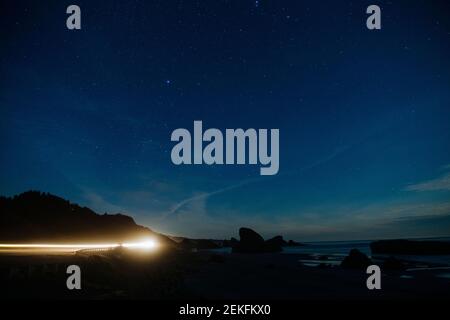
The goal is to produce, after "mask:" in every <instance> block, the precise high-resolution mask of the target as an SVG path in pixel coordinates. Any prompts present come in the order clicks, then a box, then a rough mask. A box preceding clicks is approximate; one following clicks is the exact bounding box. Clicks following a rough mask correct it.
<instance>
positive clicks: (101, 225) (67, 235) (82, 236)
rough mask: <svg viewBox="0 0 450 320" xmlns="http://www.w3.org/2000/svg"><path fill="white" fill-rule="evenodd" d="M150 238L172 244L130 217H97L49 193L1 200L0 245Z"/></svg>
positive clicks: (91, 211)
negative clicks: (4, 243)
mask: <svg viewBox="0 0 450 320" xmlns="http://www.w3.org/2000/svg"><path fill="white" fill-rule="evenodd" d="M149 236H152V237H157V238H158V240H159V241H160V242H164V243H173V241H172V240H171V239H169V238H168V237H166V236H164V235H161V234H158V233H155V232H153V231H152V230H150V229H148V228H146V227H143V226H140V225H137V224H136V223H135V221H134V220H133V218H131V217H129V216H126V215H123V214H103V215H100V214H97V213H96V212H94V211H93V210H91V209H89V208H87V207H81V206H79V205H77V204H74V203H71V202H69V201H67V200H65V199H62V198H60V197H57V196H54V195H51V194H48V193H41V192H38V191H28V192H25V193H22V194H20V195H17V196H14V197H11V198H7V197H0V242H43V241H44V242H45V241H58V242H72V241H76V242H78V243H79V242H83V241H89V242H92V241H96V242H110V241H112V242H122V241H134V240H138V239H141V238H144V237H149Z"/></svg>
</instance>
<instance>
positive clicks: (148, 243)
mask: <svg viewBox="0 0 450 320" xmlns="http://www.w3.org/2000/svg"><path fill="white" fill-rule="evenodd" d="M157 246H158V243H157V242H156V241H155V240H153V239H147V240H144V241H141V242H130V243H123V244H120V243H80V244H51V243H31V244H16V243H0V249H68V250H69V249H72V250H81V249H114V248H117V247H124V248H129V249H143V250H153V249H155V248H156V247H157Z"/></svg>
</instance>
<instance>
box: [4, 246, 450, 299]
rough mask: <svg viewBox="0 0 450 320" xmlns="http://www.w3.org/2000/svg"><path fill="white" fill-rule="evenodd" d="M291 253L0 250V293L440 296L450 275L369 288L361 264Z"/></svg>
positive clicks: (389, 280) (385, 281)
mask: <svg viewBox="0 0 450 320" xmlns="http://www.w3.org/2000/svg"><path fill="white" fill-rule="evenodd" d="M299 259H300V256H299V255H295V254H280V253H273V254H213V253H209V252H197V253H190V252H183V251H178V250H174V251H167V252H159V253H156V254H150V255H145V254H144V255H136V254H129V253H127V252H119V253H117V252H115V253H108V254H104V253H93V254H82V255H80V254H78V255H73V254H72V255H70V254H69V255H32V256H30V255H0V280H1V283H2V290H1V294H0V297H1V298H19V299H20V298H39V299H47V298H58V299H169V300H173V299H176V300H177V299H208V300H217V299H251V300H274V299H283V300H284V299H303V300H304V299H308V300H310V299H312V300H342V299H370V300H372V299H388V300H393V299H394V300H395V299H417V298H419V299H436V298H438V299H448V298H450V279H445V278H437V277H435V274H436V272H435V271H418V272H414V271H413V272H408V276H409V277H411V276H412V277H413V278H402V277H401V276H402V275H403V276H404V273H393V274H383V275H382V290H376V291H369V290H368V289H367V287H366V278H367V275H366V274H365V271H364V270H344V269H342V268H340V267H325V268H320V267H307V266H302V265H301V263H300V262H299ZM70 264H78V265H80V267H81V269H82V290H81V291H69V290H67V288H66V285H65V283H66V278H67V274H66V268H67V266H68V265H70Z"/></svg>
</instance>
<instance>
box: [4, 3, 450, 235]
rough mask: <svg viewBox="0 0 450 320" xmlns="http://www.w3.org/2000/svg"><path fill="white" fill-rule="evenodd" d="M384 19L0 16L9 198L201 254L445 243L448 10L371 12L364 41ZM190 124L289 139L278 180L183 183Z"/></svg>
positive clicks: (210, 178) (350, 11)
mask: <svg viewBox="0 0 450 320" xmlns="http://www.w3.org/2000/svg"><path fill="white" fill-rule="evenodd" d="M374 3H375V2H373V1H298V0H297V1H294V0H293V1H284V0H279V1H267V0H260V1H258V2H257V1H250V0H229V1H222V0H218V1H193V0H192V1H189V0H184V1H182V0H177V1H172V0H164V1H162V0H161V1H155V0H151V1H112V0H108V1H78V0H77V1H56V0H55V1H45V3H44V2H43V1H23V0H18V1H12V0H9V1H2V4H1V6H0V12H2V19H0V20H1V21H0V34H1V49H0V59H1V60H0V68H1V69H0V70H1V73H0V75H1V77H0V142H1V146H2V148H1V153H0V157H1V158H0V164H1V169H0V194H3V195H13V194H17V193H20V192H23V191H26V190H29V189H37V190H41V191H47V192H51V193H54V194H57V195H60V196H63V197H65V198H67V199H70V200H71V201H74V202H78V203H80V204H81V205H86V206H89V207H91V208H93V209H95V210H97V211H99V212H105V211H107V212H119V211H120V212H125V213H127V214H130V215H132V216H133V217H134V218H135V219H136V221H137V222H138V223H140V224H144V225H147V226H149V227H151V228H153V229H156V230H158V231H161V232H166V233H170V234H178V235H186V236H192V237H216V238H221V237H230V236H235V235H236V233H237V230H238V228H239V227H240V226H249V227H253V228H255V229H256V230H258V231H261V233H262V234H263V235H265V236H271V235H276V234H283V235H285V236H286V237H288V238H295V239H298V240H316V239H362V238H382V237H412V236H421V237H422V236H442V235H450V166H449V165H450V91H449V88H450V59H449V56H450V20H449V19H448V12H450V10H449V9H450V4H449V3H448V1H438V0H432V1H376V4H378V5H379V6H380V7H381V9H382V30H380V31H369V30H368V29H367V28H366V26H365V23H366V18H367V15H366V13H365V11H366V8H367V6H368V5H370V4H374ZM70 4H77V5H79V6H80V7H81V12H82V29H81V30H79V31H69V30H67V28H66V17H67V15H66V13H65V11H66V7H67V6H68V5H70ZM194 120H202V121H203V125H204V127H205V128H210V127H215V128H219V129H223V130H224V129H225V128H269V129H270V128H279V129H280V171H279V174H278V175H276V176H273V177H261V176H259V166H212V167H208V166H195V167H194V166H175V165H173V164H172V162H171V159H170V151H171V148H172V147H173V145H174V143H172V142H171V141H170V134H171V133H172V131H173V130H174V129H176V128H180V127H182V128H188V129H190V130H192V126H193V121H194Z"/></svg>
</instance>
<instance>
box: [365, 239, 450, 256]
mask: <svg viewBox="0 0 450 320" xmlns="http://www.w3.org/2000/svg"><path fill="white" fill-rule="evenodd" d="M370 249H371V250H372V253H381V254H413V255H439V254H450V242H444V241H415V240H380V241H375V242H372V243H371V244H370Z"/></svg>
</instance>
